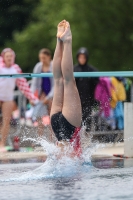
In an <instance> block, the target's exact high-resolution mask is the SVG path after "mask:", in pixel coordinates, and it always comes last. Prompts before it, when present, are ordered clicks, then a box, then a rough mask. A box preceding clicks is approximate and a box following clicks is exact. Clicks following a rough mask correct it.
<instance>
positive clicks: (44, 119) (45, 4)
mask: <svg viewBox="0 0 133 200" xmlns="http://www.w3.org/2000/svg"><path fill="white" fill-rule="evenodd" d="M63 19H66V20H68V21H69V22H70V24H71V29H72V34H73V59H74V65H75V64H76V63H78V64H77V65H76V66H75V68H74V71H78V72H79V71H85V70H83V68H82V67H81V63H80V62H79V55H80V54H84V57H85V65H86V67H87V68H86V69H87V70H86V71H97V70H98V71H122V70H123V71H131V70H133V61H132V50H133V1H132V0H126V1H125V0H117V1H116V0H95V1H94V0H67V1H66V0H58V1H53V0H38V1H36V0H19V1H18V0H1V1H0V52H1V51H2V50H3V49H5V48H6V47H10V48H12V49H13V50H14V52H15V53H16V60H15V63H17V64H18V65H19V66H20V67H21V69H22V71H23V72H25V73H26V72H33V69H34V66H35V64H36V63H37V65H36V66H38V67H39V66H41V67H42V68H44V69H43V70H41V71H39V72H38V71H37V73H41V72H50V71H52V61H51V60H52V57H53V54H54V49H55V44H56V39H55V38H56V30H57V24H58V23H59V22H60V21H61V20H63ZM80 47H86V48H87V49H88V51H89V53H88V51H87V49H80V50H79V52H78V54H77V51H78V49H79V48H80ZM44 48H47V49H44ZM48 49H50V50H51V51H49V50H48ZM40 50H41V51H40ZM82 50H84V53H82ZM38 52H39V58H38ZM51 52H52V53H51ZM51 54H52V55H51ZM1 56H2V54H1ZM1 58H2V57H1ZM2 59H4V58H2ZM14 59H15V58H14ZM42 60H44V63H43V61H42ZM38 61H40V62H39V63H38ZM88 61H89V63H91V65H88V64H87V62H88ZM47 63H48V66H49V68H48V69H46V66H45V65H46V64H47ZM2 64H3V63H1V66H2ZM92 66H94V67H95V68H93V67H92ZM78 67H81V69H80V70H79V68H78ZM83 67H84V64H83ZM1 69H3V68H1ZM34 72H35V71H34ZM0 73H1V74H2V73H4V72H0ZM10 73H11V72H10ZM17 73H20V71H19V72H18V71H17ZM92 79H93V78H89V79H88V78H86V79H84V80H85V81H86V83H85V82H84V80H83V79H82V78H79V79H78V78H77V79H76V84H77V88H78V90H79V94H80V97H81V103H82V108H83V115H84V116H83V120H86V119H87V118H88V122H86V124H87V123H88V124H89V126H90V127H89V128H88V131H92V132H93V133H95V134H94V136H96V137H97V136H98V135H100V136H101V135H102V138H101V139H102V141H106V142H108V141H118V140H119V138H120V137H119V134H121V135H122V136H123V129H124V112H123V102H125V101H128V102H131V101H133V84H132V79H126V78H122V77H112V78H107V79H106V78H105V79H104V78H103V77H101V78H100V79H93V80H92ZM18 81H19V82H18V85H17V87H16V89H15V91H13V92H14V99H13V101H14V108H13V109H12V111H13V114H12V118H11V121H10V125H11V128H10V134H9V136H8V138H9V140H8V141H7V144H8V145H9V146H13V145H14V144H15V145H16V143H18V142H19V141H20V139H21V137H22V138H23V137H24V135H26V137H27V133H29V134H30V135H31V134H32V133H34V135H36V137H38V134H39V136H40V135H41V136H42V135H43V133H44V132H46V133H48V134H49V132H48V129H47V127H49V125H50V119H49V113H50V108H51V103H52V98H53V87H54V85H53V83H52V82H50V85H51V88H47V89H49V92H48V93H49V94H50V95H51V96H50V95H49V102H47V103H46V101H45V97H47V96H48V94H45V97H44V99H43V100H42V96H41V95H40V94H39V95H40V96H39V95H38V98H39V100H40V102H41V103H42V104H43V105H40V104H39V105H38V107H37V112H38V110H39V109H40V110H41V111H42V107H44V110H43V114H42V116H41V117H40V116H37V117H38V118H39V117H40V122H39V121H38V120H37V119H33V117H32V115H33V110H34V106H33V105H32V103H31V100H33V96H32V93H33V95H36V94H35V93H36V92H38V91H36V88H34V90H32V91H30V86H31V85H32V83H33V80H28V81H29V82H28V84H29V85H25V88H26V89H27V88H29V89H28V91H29V94H30V95H29V96H28V94H25V92H24V90H23V88H21V80H18ZM26 81H27V80H24V82H25V84H27V83H26ZM41 81H43V78H42V80H41ZM48 81H51V80H48ZM1 84H2V83H1ZM108 84H110V85H109V87H108ZM33 85H35V84H33ZM112 85H113V87H114V88H115V92H114V91H112ZM2 87H3V86H1V85H0V89H1V88H2ZM5 87H6V86H5ZM18 88H19V89H20V90H21V92H20V91H19V90H18ZM31 88H32V87H31ZM40 89H41V90H42V91H41V92H42V93H45V92H44V91H43V89H46V88H42V85H40ZM83 89H84V91H83ZM107 90H108V91H107ZM5 91H6V89H5ZM99 91H100V92H99ZM22 93H23V94H25V96H24V95H23V94H22ZM99 94H100V95H101V96H99ZM103 94H104V95H105V97H107V98H106V100H105V99H103ZM27 98H28V100H27ZM113 98H114V99H115V104H113V105H112V104H111V103H112V102H111V101H112V99H113ZM86 99H87V100H86ZM0 101H1V102H0V103H3V100H2V99H0ZM106 103H107V106H106ZM0 106H1V107H0V110H2V104H1V105H0ZM39 106H40V107H39ZM101 107H102V109H101ZM107 107H108V113H106V108H107ZM86 108H87V109H86ZM101 110H102V111H101ZM3 113H4V112H3ZM3 113H2V112H0V117H1V118H2V117H3V116H2V114H3ZM25 113H27V114H25ZM38 113H39V112H38ZM26 116H27V117H26ZM90 119H91V120H90ZM86 121H87V120H86ZM5 122H6V121H5ZM39 123H40V124H39ZM42 124H43V126H42ZM7 125H8V124H7ZM7 125H5V127H6V126H7ZM27 127H29V129H28V128H27ZM3 130H4V129H3ZM40 130H42V132H40ZM86 131H87V129H86ZM107 131H110V132H109V133H108V134H107ZM115 131H116V132H115ZM7 132H8V131H7ZM99 132H100V133H99ZM101 132H104V133H101ZM3 133H4V131H3ZM105 135H106V136H105ZM16 136H17V138H16ZM117 136H118V137H117ZM1 138H2V137H1ZM12 141H13V142H14V144H12ZM21 141H22V140H21ZM5 142H6V141H5ZM17 145H18V144H17ZM26 145H29V144H26ZM33 146H34V145H33ZM14 149H15V148H14ZM18 149H19V148H18V146H17V148H16V150H18ZM2 151H3V150H2Z"/></svg>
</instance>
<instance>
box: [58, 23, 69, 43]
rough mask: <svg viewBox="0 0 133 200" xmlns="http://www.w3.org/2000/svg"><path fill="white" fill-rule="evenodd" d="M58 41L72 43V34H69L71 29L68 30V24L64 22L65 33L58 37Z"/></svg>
mask: <svg viewBox="0 0 133 200" xmlns="http://www.w3.org/2000/svg"><path fill="white" fill-rule="evenodd" d="M60 39H61V40H62V41H63V42H71V41H72V33H71V29H70V24H69V22H67V21H66V24H65V31H64V33H63V34H62V35H61V36H60Z"/></svg>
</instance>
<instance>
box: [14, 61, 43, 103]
mask: <svg viewBox="0 0 133 200" xmlns="http://www.w3.org/2000/svg"><path fill="white" fill-rule="evenodd" d="M14 68H15V69H16V71H17V73H22V70H21V69H20V67H19V66H18V65H15V66H14ZM16 84H17V86H18V88H19V90H20V91H21V92H22V93H23V94H24V95H25V97H26V98H27V99H29V100H30V101H31V102H33V104H36V103H38V102H39V99H38V98H37V97H36V96H35V95H34V94H33V93H32V91H31V89H30V87H29V84H28V82H27V80H26V79H25V78H17V79H16Z"/></svg>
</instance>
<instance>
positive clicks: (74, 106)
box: [50, 20, 82, 156]
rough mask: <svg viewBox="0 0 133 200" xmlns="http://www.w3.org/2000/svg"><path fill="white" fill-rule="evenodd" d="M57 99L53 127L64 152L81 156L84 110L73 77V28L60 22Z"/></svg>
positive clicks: (55, 62)
mask: <svg viewBox="0 0 133 200" xmlns="http://www.w3.org/2000/svg"><path fill="white" fill-rule="evenodd" d="M53 76H54V96H53V102H52V108H51V113H50V118H51V126H52V129H53V132H54V134H55V136H56V138H57V140H58V142H57V145H58V147H60V148H61V152H63V150H64V148H65V147H66V146H71V147H72V148H73V153H72V152H71V155H74V156H80V155H81V153H82V150H81V144H80V129H81V121H82V109H81V102H80V97H79V93H78V90H77V87H76V83H75V78H74V76H73V58H72V34H71V29H70V24H69V22H67V21H66V20H63V21H61V22H60V23H59V24H58V27H57V44H56V49H55V53H54V58H53Z"/></svg>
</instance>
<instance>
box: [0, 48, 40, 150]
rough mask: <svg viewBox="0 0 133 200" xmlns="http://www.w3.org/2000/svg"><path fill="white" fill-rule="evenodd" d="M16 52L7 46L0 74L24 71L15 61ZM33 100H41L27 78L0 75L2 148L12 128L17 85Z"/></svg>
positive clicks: (0, 143) (3, 54) (35, 101)
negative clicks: (30, 86) (11, 120)
mask: <svg viewBox="0 0 133 200" xmlns="http://www.w3.org/2000/svg"><path fill="white" fill-rule="evenodd" d="M14 62H15V52H14V51H13V50H12V49H10V48H6V49H4V50H3V51H2V53H1V56H0V75H2V74H18V73H22V71H21V69H20V67H19V66H18V65H17V64H15V63H14ZM16 85H17V86H18V88H19V89H20V90H21V92H22V93H23V94H24V95H25V96H26V97H27V98H28V99H29V100H30V101H31V102H33V104H36V103H38V102H39V100H38V98H37V97H36V96H35V95H34V94H33V93H32V92H31V90H30V88H29V85H28V82H27V80H26V79H25V78H6V77H0V109H1V111H2V127H1V131H0V133H1V140H0V149H1V151H2V148H4V146H5V145H6V139H7V136H8V132H9V128H10V119H11V115H12V111H13V106H14V103H13V98H14V89H15V86H16Z"/></svg>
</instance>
